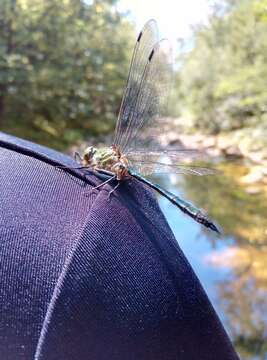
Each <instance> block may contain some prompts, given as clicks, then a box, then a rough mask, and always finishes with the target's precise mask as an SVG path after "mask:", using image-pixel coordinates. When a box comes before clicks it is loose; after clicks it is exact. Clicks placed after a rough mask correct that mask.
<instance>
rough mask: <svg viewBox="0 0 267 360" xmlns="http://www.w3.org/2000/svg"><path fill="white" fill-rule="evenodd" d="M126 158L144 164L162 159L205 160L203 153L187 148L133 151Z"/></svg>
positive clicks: (176, 160) (173, 160)
mask: <svg viewBox="0 0 267 360" xmlns="http://www.w3.org/2000/svg"><path fill="white" fill-rule="evenodd" d="M127 158H128V159H129V160H132V161H134V162H138V161H140V162H144V161H153V162H156V161H160V159H162V158H167V159H169V160H171V161H172V162H174V163H175V162H176V163H177V162H178V163H179V162H180V161H190V162H191V161H195V160H196V159H198V160H205V159H207V154H206V153H205V152H202V151H199V150H195V149H188V148H173V147H171V148H169V149H168V148H162V149H161V150H159V149H158V150H149V149H147V150H142V149H140V150H138V149H137V150H134V151H129V152H127ZM160 162H162V161H160Z"/></svg>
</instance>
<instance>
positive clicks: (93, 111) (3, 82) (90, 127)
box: [0, 0, 133, 147]
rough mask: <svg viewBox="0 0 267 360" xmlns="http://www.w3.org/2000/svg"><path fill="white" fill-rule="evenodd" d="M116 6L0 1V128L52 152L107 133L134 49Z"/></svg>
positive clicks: (106, 1)
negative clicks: (41, 144)
mask: <svg viewBox="0 0 267 360" xmlns="http://www.w3.org/2000/svg"><path fill="white" fill-rule="evenodd" d="M115 3H116V1H113V0H102V1H99V0H94V1H91V2H89V1H83V0H63V1H57V0H46V1H43V0H3V1H1V2H0V25H1V26H0V127H1V130H6V131H9V132H11V133H14V134H16V135H19V136H24V137H28V138H31V139H33V140H35V141H38V142H41V143H49V144H52V145H53V146H56V147H63V146H65V145H68V143H70V142H73V141H75V140H77V139H78V138H80V137H81V136H85V135H86V133H90V134H92V133H93V134H94V133H98V132H103V131H108V130H110V128H111V127H112V125H113V123H114V120H115V115H116V113H117V110H118V107H119V102H120V98H121V94H122V89H123V86H124V82H125V77H126V75H127V69H128V64H129V56H130V53H131V47H132V44H133V42H132V41H131V40H132V35H133V32H132V29H131V27H130V26H129V24H128V23H127V21H126V20H123V18H122V15H121V14H119V13H118V12H117V10H116V8H115ZM129 40H130V41H129Z"/></svg>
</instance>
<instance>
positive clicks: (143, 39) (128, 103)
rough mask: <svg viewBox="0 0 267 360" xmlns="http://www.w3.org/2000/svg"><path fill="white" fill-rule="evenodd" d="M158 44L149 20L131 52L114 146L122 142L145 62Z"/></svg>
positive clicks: (152, 25) (153, 23)
mask: <svg viewBox="0 0 267 360" xmlns="http://www.w3.org/2000/svg"><path fill="white" fill-rule="evenodd" d="M157 42H158V28H157V23H156V21H155V20H149V21H148V22H147V23H146V24H145V26H144V27H143V29H142V31H141V32H140V34H139V36H138V38H137V41H136V44H135V48H134V51H133V56H132V61H131V65H130V70H129V74H128V79H127V84H126V89H125V91H124V95H123V98H122V103H121V107H120V112H119V116H118V120H117V124H116V130H115V138H114V142H113V143H114V144H116V145H119V144H121V143H122V142H124V136H125V132H126V129H128V125H129V121H130V119H131V116H132V112H133V110H134V108H135V102H136V99H137V98H138V92H139V89H140V87H141V83H142V78H143V74H144V72H145V67H146V65H147V60H148V58H149V55H150V54H151V51H152V50H153V47H154V45H155V44H156V43H157Z"/></svg>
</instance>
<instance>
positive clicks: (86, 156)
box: [83, 146, 96, 165]
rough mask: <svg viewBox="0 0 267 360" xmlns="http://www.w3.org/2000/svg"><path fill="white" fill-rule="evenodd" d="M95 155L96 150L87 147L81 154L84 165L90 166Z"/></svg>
mask: <svg viewBox="0 0 267 360" xmlns="http://www.w3.org/2000/svg"><path fill="white" fill-rule="evenodd" d="M95 153H96V148H94V147H93V146H88V147H87V148H86V149H85V150H84V153H83V161H84V163H85V164H86V165H89V164H91V162H92V159H93V157H94V155H95Z"/></svg>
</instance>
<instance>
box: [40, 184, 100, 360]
mask: <svg viewBox="0 0 267 360" xmlns="http://www.w3.org/2000/svg"><path fill="white" fill-rule="evenodd" d="M100 194H101V191H99V193H98V194H97V196H96V197H95V199H94V201H93V203H92V205H91V207H90V210H89V213H88V215H87V216H86V218H85V220H84V222H83V225H82V226H81V228H80V229H79V231H78V235H76V236H72V237H71V240H73V242H74V244H75V245H74V246H73V247H72V249H71V251H70V254H69V256H67V258H66V260H65V263H64V265H63V267H62V271H61V273H60V274H59V276H58V279H57V283H56V285H55V288H54V291H53V294H52V296H51V299H50V301H49V304H48V306H47V310H46V315H45V317H44V321H43V324H42V328H41V331H40V335H39V339H38V342H37V346H36V351H35V355H34V359H35V360H40V359H41V357H42V350H43V345H44V344H45V339H46V335H47V333H48V331H49V324H50V321H51V319H52V317H53V313H54V308H55V305H56V303H57V300H58V299H59V297H60V293H61V291H62V289H63V287H64V283H65V279H66V276H67V274H68V271H69V267H70V265H71V263H72V260H73V258H74V256H75V253H76V250H77V248H78V247H79V245H80V242H81V238H82V236H83V234H84V231H85V228H86V226H87V225H88V222H89V219H90V217H91V212H92V210H93V209H94V205H95V203H96V201H97V199H98V197H99V196H100Z"/></svg>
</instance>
